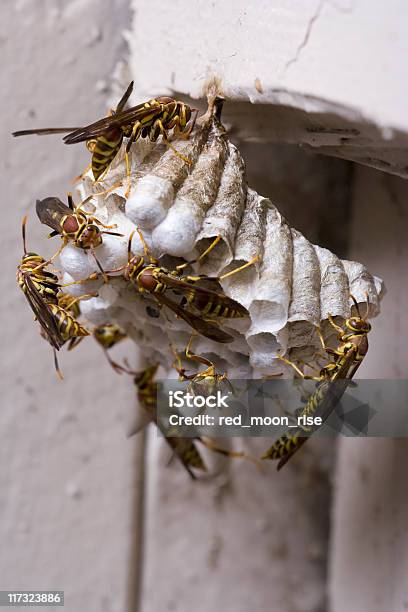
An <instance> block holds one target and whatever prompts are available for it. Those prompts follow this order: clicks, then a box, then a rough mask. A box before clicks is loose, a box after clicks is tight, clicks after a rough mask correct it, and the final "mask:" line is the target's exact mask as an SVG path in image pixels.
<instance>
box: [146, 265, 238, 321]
mask: <svg viewBox="0 0 408 612" xmlns="http://www.w3.org/2000/svg"><path fill="white" fill-rule="evenodd" d="M157 278H158V280H161V281H162V282H163V284H164V285H167V286H171V287H174V288H175V289H177V291H179V292H180V293H182V294H183V295H185V296H186V297H189V298H190V299H191V303H192V304H193V306H195V307H196V308H197V309H198V310H203V309H204V308H205V307H206V306H207V305H208V304H209V303H211V304H216V305H220V307H221V308H220V314H219V315H218V316H220V317H222V316H223V315H222V311H223V310H225V309H226V308H227V309H228V310H229V311H235V312H236V313H237V314H238V315H239V316H241V317H246V316H248V314H249V312H248V310H247V309H246V308H245V307H244V306H242V304H240V303H239V302H237V301H235V300H233V299H232V298H230V297H228V296H226V295H225V294H224V293H219V292H217V291H212V290H211V289H206V288H204V287H200V286H199V285H196V284H195V283H191V282H188V281H185V280H182V279H180V278H177V277H176V276H172V275H171V274H165V273H164V272H159V273H157ZM203 280H205V277H204V278H203ZM209 314H212V313H211V312H209Z"/></svg>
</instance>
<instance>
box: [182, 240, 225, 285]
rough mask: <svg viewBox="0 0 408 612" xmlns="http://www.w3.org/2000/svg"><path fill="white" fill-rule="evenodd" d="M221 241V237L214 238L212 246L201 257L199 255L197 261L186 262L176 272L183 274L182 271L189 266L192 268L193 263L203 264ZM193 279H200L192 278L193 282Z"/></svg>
mask: <svg viewBox="0 0 408 612" xmlns="http://www.w3.org/2000/svg"><path fill="white" fill-rule="evenodd" d="M220 240H221V236H216V237H215V238H214V240H213V241H212V243H211V244H210V246H209V247H208V248H207V249H206V250H205V251H204V252H203V253H201V255H199V256H198V257H197V259H191V260H190V261H186V262H185V263H183V264H180V265H178V266H176V267H175V269H174V271H175V272H176V273H177V274H178V273H179V272H181V270H184V269H185V268H187V266H190V265H191V264H193V263H199V262H200V263H201V262H202V261H203V259H204V258H205V257H207V255H208V254H209V253H210V252H211V251H212V250H213V249H214V248H215V247H216V246H217V244H218V243H219V242H220ZM193 278H197V279H198V278H199V277H191V280H192V279H193ZM204 278H205V277H204ZM212 278H214V279H215V278H217V277H212ZM217 280H218V278H217Z"/></svg>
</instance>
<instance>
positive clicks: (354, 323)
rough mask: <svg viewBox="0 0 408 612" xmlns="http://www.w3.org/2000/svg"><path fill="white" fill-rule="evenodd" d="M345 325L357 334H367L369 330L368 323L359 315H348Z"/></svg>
mask: <svg viewBox="0 0 408 612" xmlns="http://www.w3.org/2000/svg"><path fill="white" fill-rule="evenodd" d="M346 327H347V328H348V329H349V330H350V331H352V332H354V333H357V334H368V332H369V331H370V330H371V325H370V323H369V322H368V321H366V320H365V319H362V318H361V317H350V318H349V319H347V321H346Z"/></svg>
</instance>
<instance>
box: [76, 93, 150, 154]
mask: <svg viewBox="0 0 408 612" xmlns="http://www.w3.org/2000/svg"><path fill="white" fill-rule="evenodd" d="M161 112H162V107H161V105H157V106H156V107H151V106H146V102H145V103H143V104H138V105H137V106H132V107H131V108H128V109H127V110H125V111H120V112H118V113H115V114H114V115H111V116H109V117H104V118H103V119H99V121H95V123H91V124H90V125H87V126H85V127H83V128H79V129H77V130H75V131H73V132H72V133H71V134H67V136H65V137H64V142H65V144H75V143H77V142H84V141H86V140H91V139H93V138H98V136H102V135H103V134H104V133H105V132H106V130H108V129H110V128H113V127H119V128H122V127H124V126H126V125H130V124H132V123H135V122H136V121H142V120H143V119H144V120H145V121H146V122H147V118H149V120H150V119H154V117H156V116H157V115H160V113H161Z"/></svg>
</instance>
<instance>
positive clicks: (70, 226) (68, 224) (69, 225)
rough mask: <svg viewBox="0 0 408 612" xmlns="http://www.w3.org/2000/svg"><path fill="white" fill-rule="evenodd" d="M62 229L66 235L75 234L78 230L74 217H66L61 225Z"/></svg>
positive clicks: (76, 220)
mask: <svg viewBox="0 0 408 612" xmlns="http://www.w3.org/2000/svg"><path fill="white" fill-rule="evenodd" d="M62 229H63V230H64V232H65V233H66V234H75V233H76V232H77V231H78V229H79V223H78V219H77V218H76V216H75V215H68V216H67V218H66V219H65V220H64V221H63V223H62Z"/></svg>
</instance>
